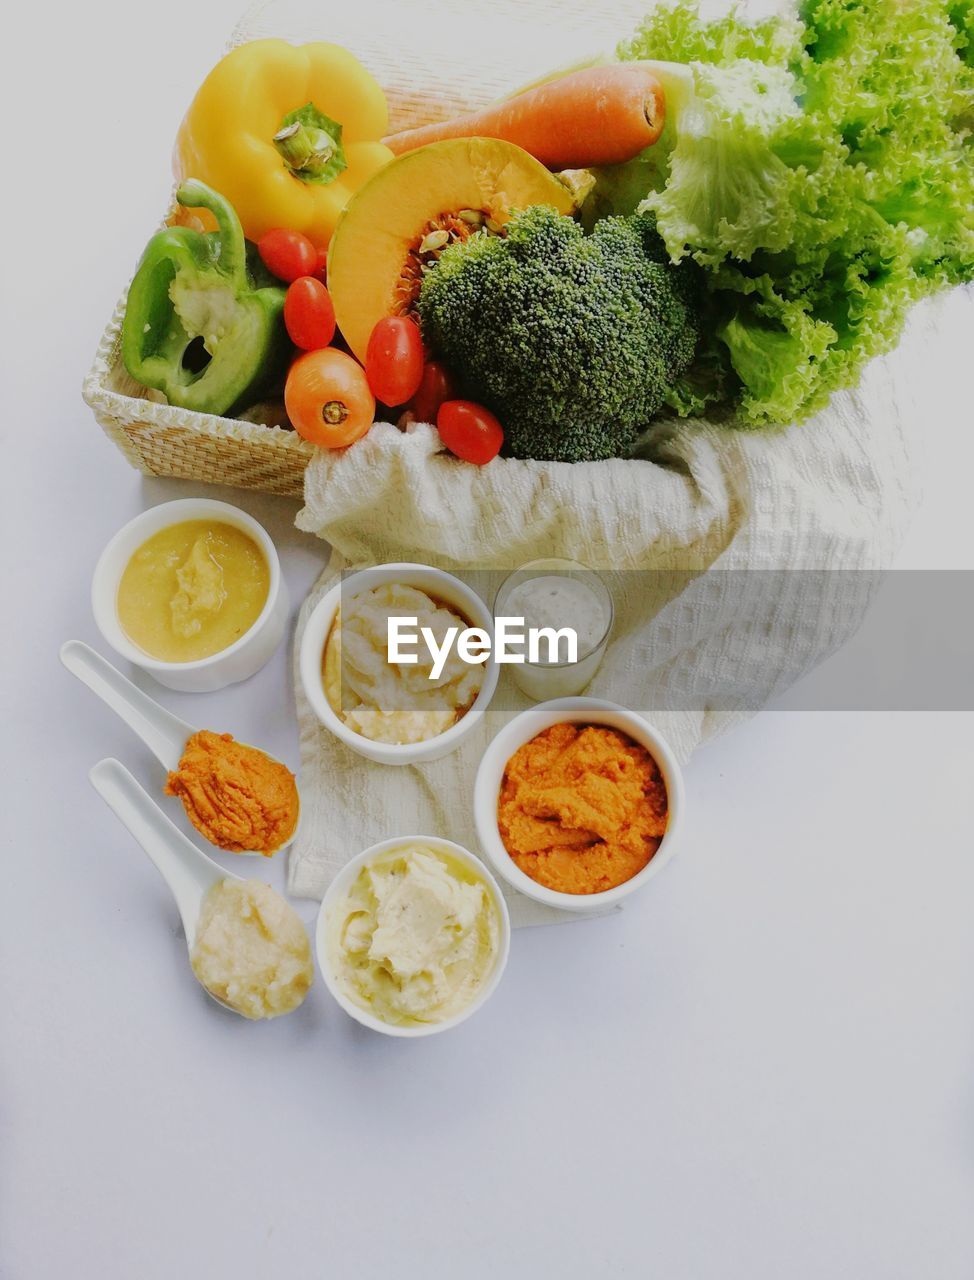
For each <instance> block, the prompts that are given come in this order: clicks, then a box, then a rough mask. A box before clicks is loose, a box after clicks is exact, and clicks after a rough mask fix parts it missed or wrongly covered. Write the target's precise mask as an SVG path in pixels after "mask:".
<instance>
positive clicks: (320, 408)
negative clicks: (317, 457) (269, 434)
mask: <svg viewBox="0 0 974 1280" xmlns="http://www.w3.org/2000/svg"><path fill="white" fill-rule="evenodd" d="M284 404H285V406H286V407H287V416H288V417H289V418H290V419H291V423H292V425H293V426H294V429H295V431H296V432H297V433H298V435H299V436H303V437H304V439H305V440H310V441H311V443H312V444H320V445H323V446H324V447H325V448H326V449H344V448H345V446H346V445H349V444H353V443H354V442H355V441H356V440H358V439H360V438H361V437H362V436H364V435H365V433H366V431H368V429H369V427H371V425H372V423H373V421H374V420H375V397H374V396H373V395H372V392H371V391H370V390H369V383H368V379H367V378H366V376H365V370H364V369H363V368H362V366H361V365H360V364H359V363H358V361H357V360H353V359H352V357H351V356H348V355H346V354H345V352H344V351H338V350H336V349H335V348H334V347H325V348H324V349H323V350H321V351H306V352H305V353H304V355H301V356H298V358H297V360H295V362H294V364H292V365H291V370H290V372H289V373H288V375H287V382H286V383H285V385H284Z"/></svg>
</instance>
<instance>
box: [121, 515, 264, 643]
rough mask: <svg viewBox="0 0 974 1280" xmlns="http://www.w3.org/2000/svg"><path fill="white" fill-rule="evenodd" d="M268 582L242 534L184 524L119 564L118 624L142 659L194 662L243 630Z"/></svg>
mask: <svg viewBox="0 0 974 1280" xmlns="http://www.w3.org/2000/svg"><path fill="white" fill-rule="evenodd" d="M270 579H271V574H270V567H269V565H268V563H267V561H266V559H265V558H264V555H263V552H262V551H261V549H260V547H258V545H257V543H256V542H255V541H254V540H253V538H251V537H250V535H249V534H247V533H244V532H243V530H242V529H237V528H236V527H235V526H234V525H231V524H225V523H223V522H222V521H218V520H184V521H182V523H180V524H171V525H168V526H167V527H166V528H165V529H160V530H159V532H158V533H154V534H153V535H152V537H151V538H149V539H148V540H147V541H146V542H143V544H142V546H141V547H139V549H138V550H137V551H136V552H135V553H134V554H133V556H132V558H131V560H129V562H128V564H127V565H126V566H125V572H124V573H123V574H122V578H121V581H120V582H119V584H118V596H117V601H116V607H117V610H118V620H119V623H120V624H121V627H122V630H123V631H124V632H125V634H126V635H127V636H128V638H129V639H130V640H131V641H132V643H133V644H136V645H138V646H139V648H140V649H142V650H143V651H144V652H145V653H147V654H148V655H149V657H150V658H158V659H159V661H161V662H195V661H196V660H197V659H199V658H208V657H210V655H211V654H214V653H220V651H221V650H223V649H227V648H229V647H230V645H232V644H233V643H234V642H235V641H237V640H239V639H240V637H241V636H242V635H243V634H244V633H245V632H246V631H249V630H250V628H251V627H252V626H253V625H254V623H255V622H256V621H257V619H258V617H259V616H260V614H261V611H262V610H263V608H264V605H265V604H266V603H267V596H268V592H269V591H270Z"/></svg>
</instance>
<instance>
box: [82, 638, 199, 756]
mask: <svg viewBox="0 0 974 1280" xmlns="http://www.w3.org/2000/svg"><path fill="white" fill-rule="evenodd" d="M61 662H62V663H63V664H64V666H65V667H67V669H68V670H69V671H70V672H71V674H72V675H73V676H77V677H78V679H79V680H80V681H81V683H82V684H86V685H87V686H88V688H89V689H90V690H91V691H92V693H96V694H97V695H98V697H99V698H101V700H102V702H104V703H106V704H107V705H108V706H109V707H111V709H112V710H113V711H114V712H115V714H116V715H117V716H119V717H120V718H121V719H122V720H124V721H125V723H126V724H127V725H128V727H129V728H130V729H132V730H134V732H135V733H137V734H138V735H139V737H140V738H141V739H142V741H143V742H144V743H145V745H146V746H147V747H148V748H149V750H150V751H151V752H152V753H153V754H154V755H155V756H156V757H157V758H158V760H159V761H160V762H161V763H162V765H163V766H164V767H165V768H166V769H176V768H178V766H179V759H180V756H181V755H182V754H183V748H184V747H185V745H186V739H187V738H188V737H189V736H190V734H191V733H192V732H193V726H192V725H189V724H187V723H186V722H185V720H180V719H179V717H178V716H174V715H173V714H172V713H171V712H169V711H167V710H166V709H165V707H160V705H159V703H158V702H156V701H155V700H154V699H153V698H150V697H149V695H148V694H147V693H143V692H142V690H141V689H139V688H138V687H137V686H136V685H134V684H133V683H132V681H131V680H127V679H126V678H125V676H123V675H122V673H121V671H116V670H115V668H114V667H113V666H112V664H111V663H110V662H107V661H106V660H105V659H104V658H103V657H102V656H101V654H100V653H96V652H95V651H94V649H92V648H91V647H90V645H86V644H84V643H82V641H80V640H68V641H66V642H65V643H64V644H63V645H62V646H61Z"/></svg>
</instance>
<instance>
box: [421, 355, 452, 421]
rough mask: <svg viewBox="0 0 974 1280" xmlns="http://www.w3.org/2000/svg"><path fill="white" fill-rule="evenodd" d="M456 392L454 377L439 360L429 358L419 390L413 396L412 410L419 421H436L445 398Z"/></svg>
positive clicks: (450, 398) (447, 398) (449, 397)
mask: <svg viewBox="0 0 974 1280" xmlns="http://www.w3.org/2000/svg"><path fill="white" fill-rule="evenodd" d="M455 393H456V388H455V387H454V385H453V379H452V378H451V377H450V375H449V373H448V372H447V371H446V369H445V368H444V367H443V365H441V364H440V362H439V361H438V360H427V362H426V364H425V365H424V366H423V378H422V381H421V382H420V384H419V390H418V391H417V392H416V394H415V395H414V396H413V403H412V406H411V408H412V411H413V417H414V418H415V419H416V421H417V422H435V421H436V415H437V414H438V413H439V411H440V405H441V404H442V403H443V401H444V400H452V399H453V396H454V395H455Z"/></svg>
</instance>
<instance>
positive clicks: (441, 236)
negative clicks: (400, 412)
mask: <svg viewBox="0 0 974 1280" xmlns="http://www.w3.org/2000/svg"><path fill="white" fill-rule="evenodd" d="M535 204H545V205H551V206H552V207H553V208H555V209H557V210H558V212H559V213H564V214H570V213H573V212H574V211H575V208H576V199H575V197H574V196H573V193H572V191H571V190H570V189H569V186H568V185H567V184H566V183H565V182H563V181H561V180H560V179H559V178H558V177H556V176H555V175H554V174H553V173H550V172H549V171H548V170H547V169H546V168H545V167H544V165H542V164H540V163H539V162H538V161H537V160H535V158H534V157H533V156H530V155H528V153H527V152H526V151H522V150H521V148H520V147H516V146H514V145H513V143H510V142H500V141H498V140H495V139H493V138H450V139H448V140H446V141H444V142H433V143H430V145H429V146H426V147H420V148H419V149H418V150H416V151H409V152H407V153H406V154H405V155H402V156H399V157H398V158H397V159H395V160H393V161H392V162H391V163H389V164H387V165H386V166H385V167H384V168H382V169H380V170H379V172H378V173H377V174H375V176H374V177H372V178H370V179H369V181H368V182H367V183H365V185H364V186H362V187H360V188H359V190H358V191H357V192H356V194H355V195H354V196H353V198H352V199H351V201H350V202H349V204H348V205H347V207H346V209H345V212H344V213H343V214H342V215H341V217H340V219H339V221H338V224H337V226H336V227H335V232H334V235H333V236H332V239H331V244H330V245H329V247H328V289H329V292H330V293H331V297H332V301H333V302H334V304H335V317H336V319H337V321H338V327H339V328H340V329H341V331H342V334H343V335H344V338H345V341H346V342H347V343H348V345H349V346H350V347H351V349H352V351H353V352H354V353H355V355H356V356H358V358H359V360H361V361H363V362H364V360H365V351H366V348H367V347H368V344H369V338H370V336H371V334H372V330H373V329H374V328H375V325H376V323H377V322H378V321H379V320H381V319H382V318H383V317H384V316H401V315H412V314H413V313H414V309H415V305H416V299H417V297H418V296H419V290H420V286H421V284H422V280H423V271H424V269H428V268H430V267H434V264H435V261H436V257H437V255H438V254H439V253H440V252H441V250H442V249H443V247H444V246H445V245H447V244H449V243H451V242H452V241H454V240H465V239H467V237H468V236H471V235H473V234H474V232H476V231H479V230H480V229H482V228H486V229H487V231H488V232H496V233H501V232H502V230H503V226H504V224H505V222H507V220H508V218H509V217H510V215H511V213H512V212H514V211H515V210H517V209H526V208H528V206H529V205H535ZM434 269H435V267H434Z"/></svg>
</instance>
